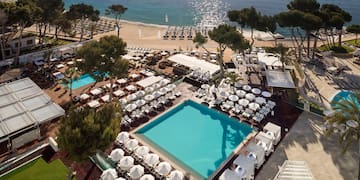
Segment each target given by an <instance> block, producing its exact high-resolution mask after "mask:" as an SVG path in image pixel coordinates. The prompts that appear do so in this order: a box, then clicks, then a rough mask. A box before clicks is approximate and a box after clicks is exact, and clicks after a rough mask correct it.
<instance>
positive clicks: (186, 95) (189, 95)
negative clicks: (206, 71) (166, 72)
mask: <svg viewBox="0 0 360 180" xmlns="http://www.w3.org/2000/svg"><path fill="white" fill-rule="evenodd" d="M192 87H193V86H191V85H189V84H187V83H180V84H179V85H178V86H177V88H178V90H180V91H181V92H182V96H181V97H180V98H178V99H177V100H176V101H174V104H173V106H172V107H170V108H169V109H167V110H165V111H163V112H161V113H159V114H157V115H156V116H154V117H152V118H151V119H150V120H149V121H148V122H147V123H145V124H142V125H140V126H139V127H137V128H135V129H133V130H131V131H130V133H131V135H132V136H133V137H135V138H136V139H137V140H139V142H140V143H141V144H144V145H146V146H148V147H149V148H150V150H151V151H152V152H154V153H156V154H158V155H159V156H160V158H161V159H163V160H165V161H167V162H169V163H170V164H171V165H172V167H174V168H175V169H178V170H180V171H183V172H186V174H185V175H187V176H190V180H197V179H203V178H202V177H200V176H199V175H197V174H193V173H189V171H190V172H191V171H193V170H189V168H187V167H185V166H183V165H181V164H180V163H176V162H178V160H176V159H173V158H172V157H169V156H168V155H166V153H165V152H163V151H162V150H160V149H157V148H154V147H153V145H151V144H150V143H149V142H148V141H147V140H145V139H144V138H142V137H141V136H139V135H137V134H135V132H136V131H138V130H140V129H141V128H143V127H144V126H146V125H147V124H149V123H150V122H152V121H154V120H156V119H157V118H158V117H160V116H162V115H163V114H165V113H166V112H168V111H171V110H172V109H174V108H176V107H177V105H179V104H181V103H182V102H184V101H186V100H189V99H190V100H192V101H195V102H197V103H199V104H201V101H200V100H199V99H198V98H195V97H194V92H193V91H192V90H191V88H192ZM256 134H257V132H256V131H253V132H252V133H250V134H249V135H248V136H247V137H246V139H244V140H243V141H242V142H241V143H240V144H239V145H238V146H237V147H236V148H235V149H234V150H233V152H232V153H231V154H230V155H229V156H228V157H227V158H226V159H225V160H224V161H223V162H222V163H221V164H220V166H219V167H218V168H217V169H216V170H215V171H214V172H213V173H212V174H211V175H210V176H209V177H208V179H213V178H214V177H215V176H216V175H217V174H218V173H219V172H220V171H221V170H222V169H223V168H224V167H225V166H226V164H228V162H229V161H230V160H231V159H233V157H234V155H236V154H237V152H239V151H240V150H241V149H242V148H243V147H244V146H245V145H246V144H247V143H248V142H249V141H250V140H251V139H253V137H255V136H256Z"/></svg>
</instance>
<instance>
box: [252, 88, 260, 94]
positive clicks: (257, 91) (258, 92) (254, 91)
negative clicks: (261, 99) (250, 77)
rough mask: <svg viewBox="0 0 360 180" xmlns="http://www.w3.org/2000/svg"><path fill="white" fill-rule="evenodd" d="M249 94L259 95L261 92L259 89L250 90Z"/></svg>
mask: <svg viewBox="0 0 360 180" xmlns="http://www.w3.org/2000/svg"><path fill="white" fill-rule="evenodd" d="M251 92H252V93H254V94H261V90H260V89H259V88H252V89H251Z"/></svg>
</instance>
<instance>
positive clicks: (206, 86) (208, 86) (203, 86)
mask: <svg viewBox="0 0 360 180" xmlns="http://www.w3.org/2000/svg"><path fill="white" fill-rule="evenodd" d="M201 88H202V89H205V90H206V89H209V88H210V85H208V84H202V85H201Z"/></svg>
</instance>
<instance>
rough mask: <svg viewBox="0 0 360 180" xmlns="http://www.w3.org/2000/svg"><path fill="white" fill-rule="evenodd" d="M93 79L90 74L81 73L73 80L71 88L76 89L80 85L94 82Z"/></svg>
mask: <svg viewBox="0 0 360 180" xmlns="http://www.w3.org/2000/svg"><path fill="white" fill-rule="evenodd" d="M94 82H95V79H94V78H92V77H91V76H90V74H83V75H81V76H80V77H79V79H77V80H73V82H72V86H71V87H72V89H73V90H74V89H77V88H79V87H82V86H86V85H88V84H91V83H94ZM67 86H70V84H67Z"/></svg>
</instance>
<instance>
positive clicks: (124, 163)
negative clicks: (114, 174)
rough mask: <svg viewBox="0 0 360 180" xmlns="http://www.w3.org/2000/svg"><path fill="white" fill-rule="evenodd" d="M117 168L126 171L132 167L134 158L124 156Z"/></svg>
mask: <svg viewBox="0 0 360 180" xmlns="http://www.w3.org/2000/svg"><path fill="white" fill-rule="evenodd" d="M118 166H119V167H120V169H122V170H128V169H130V168H131V167H133V166H134V158H133V157H131V156H124V157H123V158H121V159H120V162H119V164H118Z"/></svg>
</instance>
